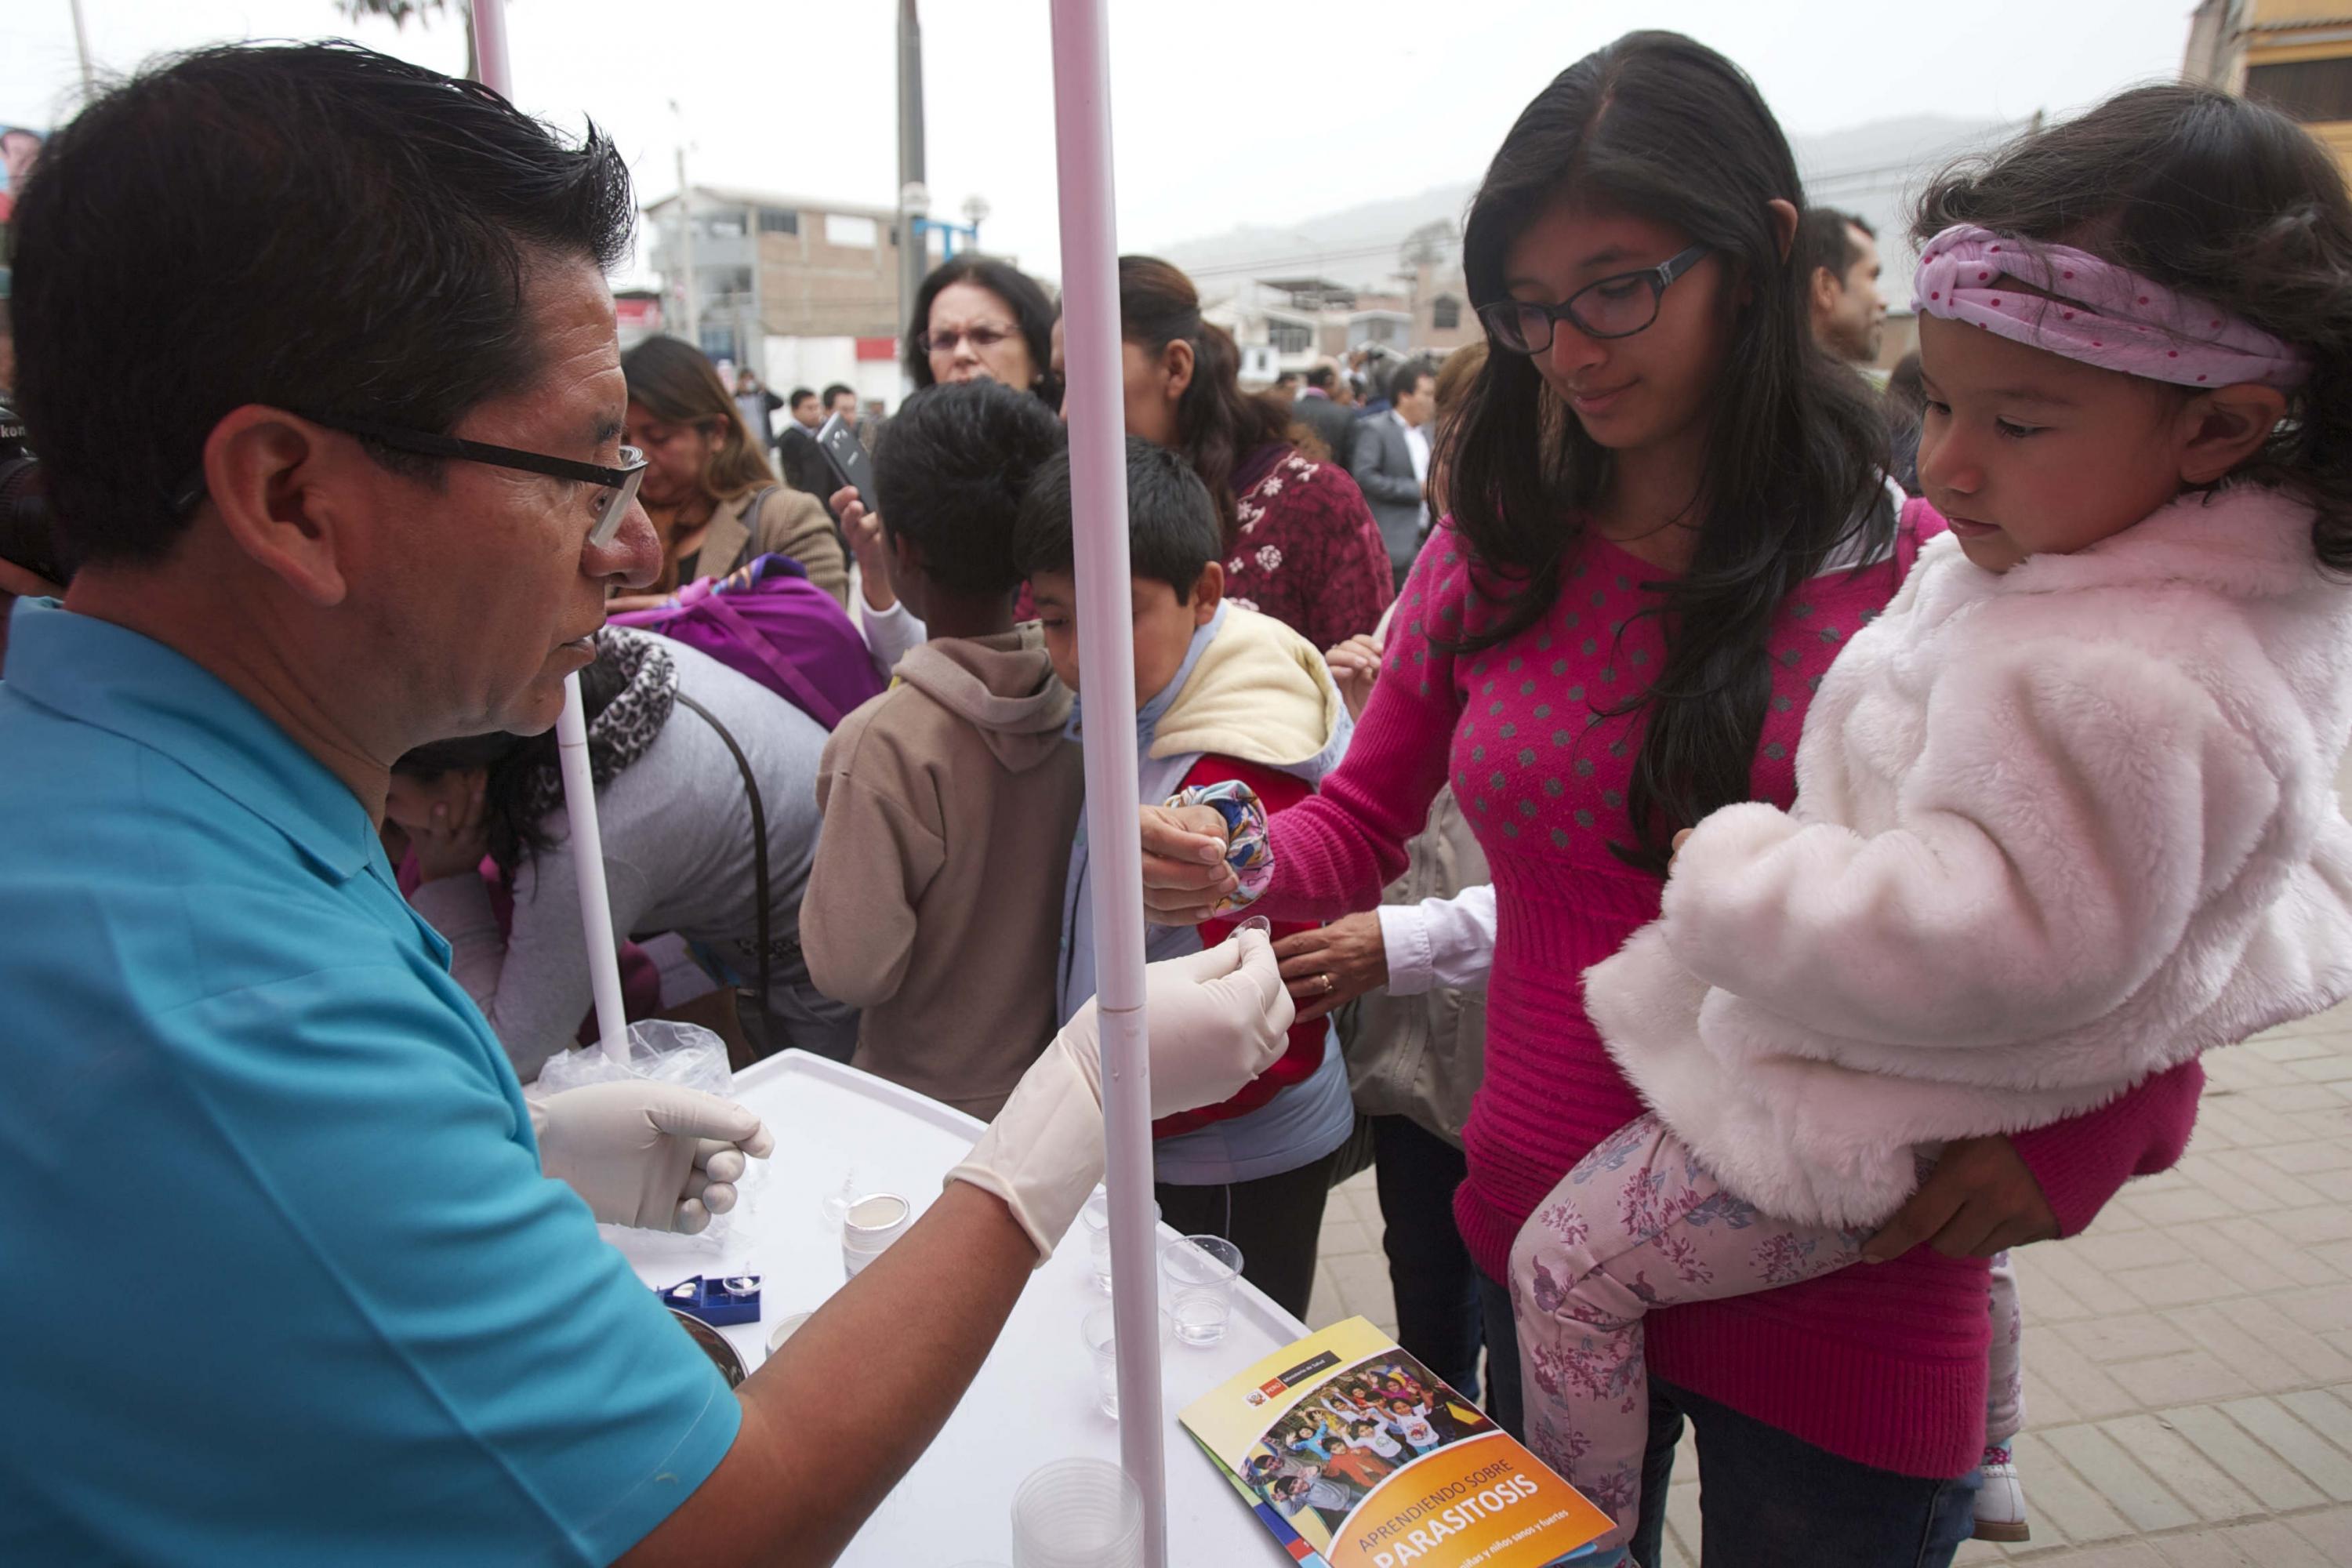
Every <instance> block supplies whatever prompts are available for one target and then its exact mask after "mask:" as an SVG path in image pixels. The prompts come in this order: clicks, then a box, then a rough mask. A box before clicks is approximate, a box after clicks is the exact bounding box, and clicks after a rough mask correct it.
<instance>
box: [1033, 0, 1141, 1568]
mask: <svg viewBox="0 0 2352 1568" xmlns="http://www.w3.org/2000/svg"><path fill="white" fill-rule="evenodd" d="M1104 11H1105V5H1104V0H1053V14H1054V135H1055V155H1056V163H1057V165H1058V174H1059V176H1060V182H1061V213H1062V321H1063V327H1064V331H1065V338H1066V343H1065V353H1066V363H1067V366H1068V392H1067V393H1066V396H1065V400H1064V407H1066V409H1067V410H1068V411H1069V418H1070V496H1071V503H1072V507H1073V510H1075V512H1076V518H1077V524H1076V535H1077V538H1076V578H1077V587H1078V665H1079V668H1081V669H1082V670H1083V671H1085V681H1086V733H1085V741H1086V769H1087V856H1088V860H1087V874H1088V875H1089V876H1090V877H1091V878H1092V879H1093V880H1094V927H1095V929H1094V941H1095V971H1096V974H1097V984H1096V992H1095V995H1096V1004H1095V1005H1096V1009H1097V1012H1098V1013H1099V1015H1100V1016H1101V1020H1102V1057H1103V1074H1102V1079H1103V1130H1104V1146H1105V1153H1106V1155H1107V1160H1106V1167H1107V1185H1108V1191H1109V1195H1110V1258H1111V1310H1112V1313H1113V1316H1114V1319H1115V1320H1116V1332H1117V1335H1118V1415H1119V1422H1118V1426H1119V1452H1120V1457H1121V1458H1122V1459H1123V1460H1124V1461H1125V1464H1126V1467H1127V1473H1128V1474H1129V1476H1131V1477H1133V1478H1134V1480H1135V1484H1136V1487H1137V1489H1139V1491H1141V1492H1142V1494H1143V1523H1144V1531H1143V1537H1144V1542H1145V1544H1146V1561H1147V1562H1148V1563H1150V1568H1165V1564H1166V1563H1167V1561H1168V1493H1167V1475H1166V1469H1165V1465H1166V1456H1165V1454H1164V1451H1163V1448H1164V1433H1163V1430H1162V1426H1163V1421H1162V1416H1161V1414H1160V1263H1159V1256H1158V1254H1159V1243H1158V1231H1157V1228H1156V1227H1155V1226H1154V1224H1153V1221H1152V1209H1151V1075H1150V1053H1149V1051H1148V1050H1147V1049H1146V1036H1145V1026H1144V1016H1143V846H1142V839H1141V837H1140V835H1139V832H1138V831H1137V827H1136V806H1137V804H1138V802H1139V798H1140V797H1139V788H1140V786H1139V784H1138V783H1137V780H1136V773H1137V760H1136V754H1135V634H1134V630H1133V628H1132V626H1130V624H1129V605H1130V604H1131V603H1132V598H1131V595H1132V589H1131V588H1130V587H1129V570H1128V549H1127V447H1126V440H1127V429H1126V416H1125V408H1126V404H1125V397H1124V395H1123V393H1122V391H1121V384H1122V378H1121V374H1120V370H1119V323H1118V223H1117V212H1116V208H1115V205H1114V201H1113V188H1112V183H1111V146H1110V54H1109V47H1108V35H1107V32H1106V29H1105V17H1104Z"/></svg>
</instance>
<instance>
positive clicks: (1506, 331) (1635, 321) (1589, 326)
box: [1478, 245, 1714, 354]
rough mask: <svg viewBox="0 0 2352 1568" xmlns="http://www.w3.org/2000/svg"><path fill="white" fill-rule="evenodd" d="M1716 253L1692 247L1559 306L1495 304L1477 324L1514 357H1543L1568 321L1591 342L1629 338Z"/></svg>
mask: <svg viewBox="0 0 2352 1568" xmlns="http://www.w3.org/2000/svg"><path fill="white" fill-rule="evenodd" d="M1713 248H1714V247H1712V246H1708V245H1694V246H1692V247H1690V248H1689V249H1687V250H1685V251H1682V252H1680V253H1678V254H1676V255H1675V256H1671V257H1668V258H1666V259H1665V260H1664V262H1661V263H1660V264H1659V265H1657V266H1655V267H1644V268H1642V269H1641V270H1640V271H1638V272H1619V273H1616V274H1614V275H1612V276H1611V277H1608V278H1603V279H1601V280H1600V281H1599V282H1597V283H1588V284H1586V285H1585V286H1584V287H1583V288H1581V289H1578V290H1577V291H1576V292H1575V293H1573V294H1570V296H1569V297H1568V298H1567V299H1566V300H1563V301H1561V302H1560V303H1559V304H1557V305H1538V304H1536V303H1535V302H1533V301H1532V300H1496V301H1494V302H1493V303H1492V304H1487V305H1481V306H1479V307H1478V320H1479V321H1482V322H1484V323H1485V324H1486V335H1487V336H1489V337H1491V338H1493V339H1494V340H1495V342H1496V346H1498V347H1501V348H1506V349H1508V350H1510V351H1511V353H1516V354H1539V353H1543V352H1544V351H1545V350H1546V349H1549V348H1550V347H1551V338H1552V329H1553V325H1554V323H1556V322H1559V321H1568V322H1570V323H1572V324H1573V325H1574V326H1575V328H1576V330H1577V331H1580V332H1582V333H1583V334H1584V335H1585V336H1586V337H1588V338H1601V339H1607V338H1630V337H1632V336H1633V334H1634V333H1635V332H1638V331H1643V329H1645V328H1647V327H1648V326H1649V325H1650V323H1651V322H1653V321H1656V320H1657V319H1658V305H1659V302H1660V301H1661V300H1664V298H1665V292H1666V287H1667V285H1669V284H1671V283H1672V282H1674V280H1675V279H1677V278H1680V277H1681V276H1682V275H1683V274H1684V273H1685V272H1688V271H1689V270H1690V269H1691V268H1693V267H1696V265H1698V261H1699V258H1701V257H1703V256H1705V255H1706V253H1707V252H1708V251H1709V250H1712V249H1713Z"/></svg>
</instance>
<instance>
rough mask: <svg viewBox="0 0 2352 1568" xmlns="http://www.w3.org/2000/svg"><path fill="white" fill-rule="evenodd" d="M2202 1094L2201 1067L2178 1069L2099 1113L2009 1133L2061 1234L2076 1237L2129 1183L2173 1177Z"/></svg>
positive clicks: (2192, 1064) (2183, 1065)
mask: <svg viewBox="0 0 2352 1568" xmlns="http://www.w3.org/2000/svg"><path fill="white" fill-rule="evenodd" d="M2204 1089H2205V1069H2204V1068H2203V1067H2202V1066H2200V1064H2198V1063H2196V1062H2193V1061H2192V1062H2183V1063H2181V1064H2180V1065H2179V1067H2177V1068H2173V1069H2172V1070H2170V1071H2169V1072H2162V1073H2158V1075H2157V1076H2156V1077H2154V1078H2152V1079H2147V1081H2146V1082H2144V1083H2142V1084H2140V1085H2139V1086H2138V1087H2137V1089H2132V1090H2131V1091H2130V1092H2129V1093H2127V1094H2126V1095H2124V1096H2123V1097H2122V1098H2120V1099H2118V1100H2110V1101H2109V1102H2107V1103H2106V1104H2105V1105H2103V1106H2101V1107H2099V1109H2098V1110H2091V1111H2085V1112H2084V1114H2082V1115H2080V1116H2075V1117H2070V1118H2069V1119H2067V1120H2066V1121H2056V1122H2053V1123H2051V1124H2050V1125H2049V1126H2047V1127H2037V1128H2035V1129H2034V1130H2033V1131H2031V1132H2018V1133H2012V1134H2011V1137H2010V1142H2011V1143H2012V1144H2014V1145H2015V1146H2016V1149H2017V1152H2018V1155H2019V1157H2020V1158H2021V1159H2022V1160H2024V1162H2025V1164H2026V1168H2027V1169H2029V1170H2031V1171H2032V1173H2033V1179H2034V1180H2035V1181H2036V1182H2038V1183H2040V1184H2041V1185H2042V1196H2043V1197H2045V1198H2048V1199H2049V1200H2050V1207H2051V1209H2052V1210H2053V1212H2054V1213H2055V1214H2056V1215H2058V1231H2059V1234H2060V1235H2062V1236H2074V1235H2075V1234H2077V1233H2078V1232H2080V1231H2081V1230H2082V1229H2083V1228H2084V1226H2087V1225H2089V1224H2090V1223H2091V1221H2092V1220H2093V1219H2094V1218H2095V1217H2096V1216H2097V1215H2098V1212H2099V1211H2100V1210H2101V1209H2103V1208H2105V1207H2106V1205H2107V1200H2108V1199H2109V1198H2112V1197H2114V1196H2115V1195H2116V1191H2117V1189H2119V1188H2121V1187H2122V1185H2123V1184H2125V1183H2126V1182H2127V1181H2129V1180H2130V1179H2131V1178H2132V1177H2134V1176H2152V1175H2154V1174H2156V1173H2158V1171H2168V1170H2170V1169H2171V1168H2172V1167H2173V1165H2174V1164H2175V1163H2178V1162H2179V1159H2180V1155H2181V1152H2182V1151H2183V1150H2185V1149H2187V1148H2188V1147H2189V1131H2190V1130H2191V1129H2193V1128H2194V1127H2195V1126H2196V1125H2197V1100H2198V1096H2200V1094H2202V1093H2203V1092H2204Z"/></svg>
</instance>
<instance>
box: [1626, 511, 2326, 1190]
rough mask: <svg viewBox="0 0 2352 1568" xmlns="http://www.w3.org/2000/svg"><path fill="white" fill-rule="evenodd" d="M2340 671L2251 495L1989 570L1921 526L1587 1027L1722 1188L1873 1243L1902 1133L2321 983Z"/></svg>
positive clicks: (2101, 1070)
mask: <svg viewBox="0 0 2352 1568" xmlns="http://www.w3.org/2000/svg"><path fill="white" fill-rule="evenodd" d="M2347 677H2352V587H2347V585H2345V584H2340V583H2337V582H2336V581H2334V580H2332V579H2330V578H2329V577H2327V576H2326V575H2325V574H2323V573H2322V572H2321V571H2320V569H2319V567H2318V565H2317V563H2316V562H2315V558H2314V556H2313V554H2312V549H2311V514H2310V512H2309V510H2307V509H2306V508H2305V506H2303V505H2301V504H2299V503H2297V502H2294V501H2293V500H2289V499H2288V498H2286V497H2284V496H2282V495H2280V494H2279V493H2277V492H2275V491H2271V490H2264V489H2252V488H2244V489H2230V490H2224V491H2221V492H2219V493H2217V494H2215V495H2213V496H2212V497H2210V499H2208V498H2206V497H2203V496H2198V495H2190V496H2185V497H2183V498H2181V499H2180V500H2177V501H2175V502H2173V503H2172V504H2170V505H2168V506H2167V507H2165V508H2163V509H2162V510H2159V511H2158V512H2156V513H2155V514H2153V515H2152V516H2150V517H2149V518H2148V519H2147V521H2143V522H2141V523H2139V524H2138V525H2137V526H2136V527H2134V528H2131V529H2128V530H2126V531H2124V532H2123V533H2120V534H2117V535H2116V536H2115V537H2113V538H2111V539H2108V540H2106V541H2104V542H2101V543H2099V544H2097V545H2095V546H2094V547H2092V548H2091V549H2088V550H2085V551H2082V552H2078V553H2076V554H2073V555H2042V556H2035V557H2033V558H2032V559H2031V560H2029V561H2027V562H2026V563H2023V564H2022V565H2020V566H2018V567H2016V568H2015V569H2013V570H2011V572H2009V573H2008V574H2005V575H1996V574H1992V573H1990V572H1985V571H1982V570H1979V568H1977V567H1975V566H1972V565H1970V564H1969V562H1968V559H1967V557H1965V556H1964V555H1963V554H1961V552H1960V549H1959V542H1958V540H1957V539H1955V538H1953V537H1952V536H1951V535H1949V534H1947V535H1944V536H1943V537H1940V538H1938V539H1937V540H1935V541H1933V542H1931V543H1930V544H1929V545H1928V546H1927V548H1926V549H1925V550H1924V551H1923V552H1921V554H1920V557H1919V562H1918V564H1917V566H1916V568H1915V569H1914V571H1913V572H1912V574H1911V576H1910V578H1909V580H1908V581H1907V582H1906V583H1905V584H1904V585H1903V588H1902V590H1901V591H1900V592H1899V593H1898V594H1897V595H1895V599H1894V601H1893V603H1891V604H1890V605H1888V606H1887V608H1886V610H1885V614H1883V615H1882V616H1879V618H1878V619H1877V620H1876V621H1875V622H1874V623H1872V624H1871V625H1870V626H1865V627H1864V629H1863V630H1862V631H1861V632H1860V633H1859V634H1857V635H1856V636H1855V637H1854V638H1853V642H1852V643H1851V644H1849V645H1848V646H1847V647H1846V649H1845V651H1844V652H1843V654H1841V655H1840V656H1839V658H1838V660H1837V662H1836V664H1835V665H1833V666H1832V668H1831V669H1830V672H1829V675H1828V678H1827V679H1825V680H1823V682H1822V688H1821V690H1820V691H1819V693H1817V694H1816V696H1815V699H1814V701H1813V705H1812V709H1811V712H1810V713H1809V714H1808V715H1807V717H1806V721H1805V729H1804V738H1803V740H1802V741H1801V742H1800V744H1799V746H1798V750H1797V789H1798V793H1797V803H1796V806H1795V809H1794V810H1793V811H1790V812H1787V813H1783V812H1781V811H1780V810H1778V809H1777V808H1775V807H1772V806H1769V805H1734V806H1730V807H1727V808H1726V809H1724V810H1722V811H1718V812H1717V813H1715V814H1714V815H1712V816H1709V817H1707V818H1706V821H1705V822H1703V823H1701V824H1700V825H1699V826H1698V829H1697V831H1696V832H1695V833H1694V834H1692V836H1691V837H1690V838H1689V840H1688V841H1687V842H1686V843H1685V845H1684V847H1683V850H1682V853H1681V855H1680V857H1679V858H1677V860H1676V862H1675V868H1674V871H1673V874H1672V876H1671V878H1670V879H1669V880H1668V882H1667V884H1666V892H1665V904H1664V914H1663V917H1662V918H1661V919H1660V920H1659V921H1656V922H1655V923H1654V924H1651V925H1649V926H1645V927H1644V928H1643V929H1642V930H1641V931H1638V932H1636V933H1635V934H1634V936H1633V939H1632V940H1631V941H1630V942H1627V943H1626V945H1625V947H1624V948H1623V949H1622V951H1621V952H1618V953H1617V954H1616V955H1615V956H1614V957H1612V958H1610V959H1608V960H1607V961H1605V962H1603V963H1599V964H1596V965H1594V966H1593V967H1592V968H1591V969H1590V970H1588V971H1587V972H1586V974H1585V990H1586V995H1587V999H1588V1001H1589V1003H1590V1005H1591V1014H1592V1017H1593V1019H1594V1021H1595V1022H1596V1023H1597V1024H1598V1025H1599V1026H1600V1027H1601V1033H1602V1035H1603V1036H1604V1037H1605V1038H1606V1039H1607V1041H1608V1044H1609V1047H1610V1049H1611V1051H1612V1053H1614V1055H1615V1057H1616V1058H1617V1060H1618V1062H1619V1064H1620V1065H1621V1066H1622V1068H1624V1070H1625V1073H1626V1075H1627V1077H1628V1078H1630V1079H1632V1080H1633V1085H1634V1087H1635V1088H1636V1089H1639V1090H1640V1092H1641V1094H1642V1096H1643V1099H1644V1100H1646V1101H1647V1102H1648V1103H1649V1104H1650V1106H1651V1107H1652V1108H1653V1109H1654V1110H1656V1111H1657V1112H1658V1114H1659V1115H1660V1116H1661V1117H1662V1118H1664V1121H1665V1122H1666V1123H1667V1125H1668V1126H1669V1127H1671V1128H1672V1129H1673V1130H1674V1131H1675V1132H1677V1133H1678V1134H1680V1135H1681V1137H1682V1138H1683V1139H1684V1140H1685V1142H1688V1143H1689V1144H1690V1145H1691V1147H1692V1149H1693V1151H1694V1152H1696V1154H1697V1155H1698V1156H1699V1158H1700V1159H1701V1160H1702V1161H1704V1162H1705V1163H1706V1165H1707V1166H1708V1168H1709V1169H1710V1170H1711V1171H1713V1173H1715V1175H1716V1176H1717V1179H1718V1180H1720V1181H1721V1182H1722V1183H1723V1184H1725V1185H1726V1186H1727V1187H1728V1188H1730V1189H1731V1190H1732V1191H1733V1192H1734V1193H1735V1194H1738V1195H1739V1196H1741V1197H1744V1198H1746V1199H1748V1201H1750V1202H1752V1203H1755V1204H1757V1205H1759V1206H1761V1207H1762V1208H1764V1209H1765V1210H1766V1212H1768V1213H1770V1214H1774V1215H1782V1216H1785V1217H1788V1218H1790V1219H1794V1220H1799V1221H1803V1222H1807V1223H1815V1224H1829V1225H1842V1226H1843V1225H1870V1224H1874V1223H1875V1222H1877V1221H1879V1220H1881V1219H1883V1218H1884V1217H1885V1216H1886V1215H1888V1214H1889V1213H1891V1212H1892V1211H1893V1210H1894V1209H1895V1208H1896V1207H1897V1206H1899V1205H1900V1204H1901V1202H1902V1200H1903V1199H1904V1198H1905V1197H1906V1196H1907V1195H1908V1194H1909V1193H1910V1192H1911V1190H1912V1189H1913V1187H1914V1185H1915V1184H1916V1171H1915V1157H1916V1151H1917V1149H1918V1148H1919V1146H1921V1145H1932V1144H1935V1143H1937V1142H1941V1141H1943V1140H1947V1139H1951V1138H1958V1137H1962V1136H1969V1135H1975V1134H1982V1133H1991V1132H2009V1131H2021V1130H2023V1129H2027V1128H2032V1127H2041V1126H2046V1125H2048V1124H2049V1123H2051V1122H2053V1121H2060V1120H2063V1119H2064V1118H2066V1117H2068V1116H2072V1115H2075V1114H2077V1113H2079V1112H2082V1111H2084V1110H2091V1109H2093V1108H2095V1107H2096V1106H2099V1105H2101V1104H2104V1103H2105V1102H2106V1101H2108V1100H2112V1099H2114V1098H2115V1097H2116V1096H2117V1095H2118V1094H2120V1093H2122V1092H2123V1091H2124V1090H2126V1089H2128V1088H2130V1087H2131V1086H2132V1085H2133V1084H2135V1083H2137V1082H2138V1081H2139V1080H2140V1079H2145V1078H2147V1077H2148V1076H2149V1075H2151V1074H2153V1073H2156V1072H2158V1071H2160V1070H2162V1069H2164V1068H2170V1067H2172V1066H2175V1065H2177V1064H2179V1063H2180V1062H2184V1061H2187V1060H2189V1058H2192V1057H2194V1056H2196V1055H2198V1054H2199V1053H2200V1052H2201V1051H2204V1050H2207V1049H2209V1048H2210V1047H2215V1046H2221V1045H2227V1044H2231V1043H2234V1042H2236V1041H2238V1040H2242V1039H2243V1038H2245V1037H2247V1036H2248V1035H2251V1034H2253V1033H2255V1032H2256V1031H2258V1030H2261V1029H2264V1028H2267V1027H2270V1026H2273V1025H2275V1024H2279V1023H2283V1022H2285V1021H2286V1020H2288V1019H2292V1018H2296V1017H2301V1016H2305V1015H2308V1014H2311V1013H2315V1012H2317V1011H2320V1010H2321V1009H2323V1008H2326V1007H2328V1006H2331V1005H2334V1004H2335V1003H2336V1002H2338V1001H2340V1000H2342V999H2343V998H2344V997H2345V996H2346V995H2347V994H2352V826H2347V824H2346V822H2345V820H2344V817H2343V816H2342V813H2341V811H2340V810H2339V808H2338V806H2337V804H2336V793H2335V784H2336V768H2337V764H2338V762H2339V760H2340V759H2341V757H2342V755H2343V752H2344V748H2345V744H2346V742H2347V731H2352V679H2347Z"/></svg>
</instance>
